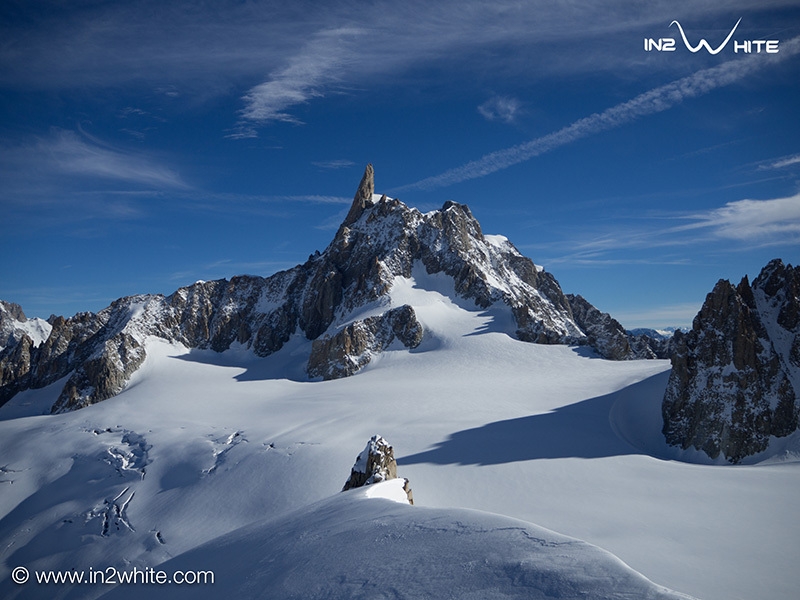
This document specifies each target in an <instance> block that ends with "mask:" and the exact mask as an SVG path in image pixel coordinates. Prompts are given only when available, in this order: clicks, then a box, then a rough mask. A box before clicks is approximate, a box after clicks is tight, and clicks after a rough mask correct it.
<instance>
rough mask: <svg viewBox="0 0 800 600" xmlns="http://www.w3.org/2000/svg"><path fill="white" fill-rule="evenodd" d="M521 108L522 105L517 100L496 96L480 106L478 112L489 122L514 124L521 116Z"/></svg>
mask: <svg viewBox="0 0 800 600" xmlns="http://www.w3.org/2000/svg"><path fill="white" fill-rule="evenodd" d="M521 106H522V103H521V102H520V101H519V100H518V99H516V98H510V97H508V96H494V97H492V98H490V99H489V100H487V101H486V102H484V103H483V104H481V105H480V106H478V112H479V113H481V115H482V116H483V118H484V119H486V120H487V121H503V122H504V123H513V122H514V120H515V119H516V118H517V116H518V115H519V112H520V108H521Z"/></svg>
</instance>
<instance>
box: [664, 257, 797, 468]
mask: <svg viewBox="0 0 800 600" xmlns="http://www.w3.org/2000/svg"><path fill="white" fill-rule="evenodd" d="M799 312H800V271H798V269H794V268H792V266H791V265H788V266H784V265H783V262H782V261H780V260H773V261H771V262H770V263H769V264H768V265H767V266H766V267H765V268H764V269H763V270H762V271H761V273H760V274H759V276H758V277H757V278H756V279H755V281H754V282H753V285H751V284H750V282H749V279H748V278H747V277H746V276H745V277H744V278H743V279H742V280H741V282H740V283H739V284H738V285H736V286H734V285H733V284H731V282H730V281H727V280H720V281H718V282H717V284H716V285H715V286H714V289H713V290H712V291H711V293H710V294H708V296H706V300H705V302H704V304H703V307H702V308H701V309H700V312H699V313H698V314H697V316H696V317H695V319H694V322H693V324H692V329H691V331H689V332H688V333H685V334H684V333H681V332H676V334H675V337H674V340H673V354H672V357H671V358H672V372H671V374H670V379H669V383H668V385H667V390H666V392H665V395H664V401H663V405H662V413H663V418H664V428H663V432H664V435H665V437H666V439H667V442H668V443H670V444H672V445H676V446H680V447H681V448H684V449H686V448H689V447H694V448H696V449H698V450H702V451H703V452H705V453H706V454H707V455H708V456H710V457H711V458H717V457H718V456H720V455H722V456H724V457H725V458H726V459H727V460H728V461H730V462H734V463H736V462H740V461H741V460H743V459H744V458H746V457H747V456H750V455H753V454H756V453H758V452H761V451H763V450H765V449H766V448H767V445H768V443H769V438H770V436H775V437H783V436H786V435H789V434H790V433H792V432H794V431H795V430H796V429H797V427H798V413H799V412H800V404H799V403H798V398H800V323H799V322H798V321H800V319H798V314H799Z"/></svg>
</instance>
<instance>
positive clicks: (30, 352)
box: [0, 166, 643, 412]
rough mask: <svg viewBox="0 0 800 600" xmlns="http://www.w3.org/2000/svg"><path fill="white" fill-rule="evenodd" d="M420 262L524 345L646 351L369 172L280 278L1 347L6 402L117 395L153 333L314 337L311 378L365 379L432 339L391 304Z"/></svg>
mask: <svg viewBox="0 0 800 600" xmlns="http://www.w3.org/2000/svg"><path fill="white" fill-rule="evenodd" d="M418 265H423V266H424V269H425V271H426V272H427V273H428V274H437V273H441V274H443V275H445V276H447V277H449V278H451V279H452V281H453V284H454V285H453V293H454V294H455V296H457V297H458V298H459V299H460V301H467V304H470V305H471V306H469V309H470V310H488V309H489V308H490V307H501V308H502V309H503V310H505V311H508V312H509V313H510V315H511V319H512V320H513V322H514V323H515V327H514V329H513V331H512V334H513V335H515V336H516V337H517V338H518V339H520V340H522V341H526V342H535V343H544V344H587V343H591V344H592V345H593V347H594V348H595V349H596V350H597V351H598V352H599V353H600V354H601V355H602V356H605V357H607V358H612V359H630V358H636V357H640V356H643V355H642V353H638V351H635V350H634V349H633V348H632V347H630V345H628V344H627V342H625V343H623V344H622V346H621V347H620V345H619V344H616V343H611V342H608V343H606V340H605V338H608V339H611V338H614V337H619V338H620V339H622V340H623V341H624V340H625V339H627V338H626V334H625V333H624V330H622V327H621V325H619V324H618V323H617V322H616V321H613V320H608V319H606V322H607V323H610V324H611V326H610V328H609V327H608V326H604V327H601V328H594V329H593V334H592V336H591V337H588V336H587V330H588V329H589V327H590V323H589V321H588V320H586V319H584V322H583V323H582V324H578V323H577V322H576V319H575V316H574V314H573V310H574V308H573V307H572V306H571V305H570V301H569V300H568V298H567V297H566V296H565V295H564V294H563V292H562V290H561V288H560V286H559V284H558V282H557V281H556V280H555V278H554V277H553V276H552V275H551V274H550V273H548V272H546V271H545V270H544V269H542V268H541V267H538V266H537V265H535V264H534V263H533V262H532V261H531V260H530V259H528V258H526V257H524V256H522V255H521V254H520V253H519V251H517V249H516V248H515V247H514V246H513V244H511V242H509V241H508V240H507V239H506V238H504V237H502V236H488V237H487V236H484V234H483V232H482V231H481V227H480V224H479V223H478V221H477V220H476V219H475V218H474V216H473V215H472V213H471V212H470V210H469V208H468V207H466V206H464V205H461V204H458V203H455V202H452V201H447V202H446V203H445V204H444V206H443V207H442V208H441V209H440V210H437V211H431V212H428V213H425V214H423V213H421V212H420V211H418V210H417V209H415V208H410V207H408V206H406V205H405V204H403V203H402V202H400V201H399V200H396V199H391V198H388V197H386V196H385V195H381V196H378V195H377V194H375V192H374V173H373V170H372V167H371V166H368V167H367V170H366V171H365V173H364V177H363V178H362V181H361V184H360V186H359V188H358V190H357V192H356V194H355V197H354V199H353V204H352V206H351V208H350V211H349V213H348V215H347V217H346V218H345V220H344V222H343V223H342V225H341V226H340V227H339V230H338V231H337V233H336V235H335V236H334V239H333V240H332V241H331V243H330V244H329V246H328V247H327V248H326V249H325V250H324V251H323V252H321V253H320V252H317V253H315V254H313V255H312V256H310V257H309V259H308V260H307V261H306V262H305V263H304V264H302V265H298V266H296V267H294V268H292V269H289V270H287V271H281V272H279V273H276V274H274V275H272V276H270V277H267V278H263V277H254V276H237V277H233V278H231V279H230V280H226V279H221V280H217V281H208V282H197V283H195V284H193V285H190V286H187V287H183V288H181V289H179V290H177V291H176V292H174V293H173V294H171V295H170V296H168V297H164V296H161V295H139V296H130V297H127V298H121V299H119V300H116V301H115V302H113V303H112V304H111V305H110V306H109V307H108V308H106V309H103V310H102V311H100V312H99V313H97V314H96V315H95V314H92V313H81V314H78V315H75V316H74V317H70V318H68V319H65V318H63V317H57V318H53V319H52V322H51V325H52V331H51V332H50V333H49V336H48V337H47V339H46V340H45V341H43V342H42V343H41V344H38V345H37V344H36V341H35V340H34V339H32V338H31V336H29V335H27V334H22V335H21V336H20V342H19V343H16V344H15V345H14V346H13V347H8V348H6V349H5V350H3V351H2V352H0V376H2V380H1V381H0V405H2V403H4V402H5V401H7V400H8V399H9V398H11V397H13V396H14V395H15V394H16V393H18V392H19V391H21V390H24V389H28V388H34V389H35V388H41V387H44V386H47V385H49V384H51V383H53V382H54V381H56V380H59V379H61V378H62V377H65V376H67V375H69V374H70V373H72V374H71V375H70V377H69V380H68V382H67V385H65V386H64V389H63V391H62V393H61V395H60V396H59V399H58V401H57V403H56V404H55V406H54V407H53V410H54V411H55V412H58V411H63V410H73V409H77V408H81V407H84V406H87V405H89V404H93V403H95V402H99V401H101V400H104V399H107V398H109V397H111V396H113V395H115V394H117V393H119V392H120V391H121V390H122V389H123V387H124V386H125V384H126V382H127V381H128V380H129V379H130V376H131V374H132V373H133V372H134V371H135V370H136V369H137V368H138V367H139V366H140V365H141V364H142V363H143V361H144V357H145V354H146V350H145V347H144V341H145V339H146V338H147V337H148V336H155V337H159V338H162V339H165V340H168V341H173V342H178V343H180V344H183V345H184V346H186V347H187V348H198V349H211V350H214V351H216V352H223V351H225V350H228V349H229V348H231V347H232V346H237V347H241V348H246V349H249V350H250V351H252V352H253V353H254V354H256V355H257V356H261V357H266V356H269V355H271V354H273V353H275V352H277V351H278V350H280V349H281V348H282V347H283V346H284V344H286V343H287V342H288V341H289V340H290V339H291V338H292V337H293V336H295V335H302V336H304V337H305V338H306V339H307V340H318V341H319V343H315V345H314V346H313V348H312V355H311V357H310V358H309V361H308V364H307V366H306V371H307V373H308V376H309V377H311V378H318V377H321V378H323V379H328V378H337V377H343V376H348V375H352V374H354V373H355V372H357V371H358V370H359V369H361V368H363V367H364V366H365V365H366V364H368V363H369V362H370V361H371V360H372V357H373V356H375V355H377V354H379V353H380V352H382V351H383V350H384V349H385V348H387V347H389V346H390V345H391V344H392V342H393V341H394V340H399V341H401V342H402V344H403V345H404V346H405V347H407V348H415V347H416V346H417V345H418V344H419V342H420V340H421V338H422V336H423V335H424V332H423V331H422V329H421V325H420V324H419V323H418V322H417V321H416V316H415V312H414V307H413V306H408V307H407V308H403V309H402V310H400V309H401V308H402V307H401V306H397V305H396V304H394V302H393V301H392V299H391V295H392V287H393V284H394V281H395V280H396V278H398V277H402V278H406V279H409V278H411V277H412V272H413V271H414V269H415V268H416V267H417V266H418ZM584 302H585V301H584ZM367 306H369V307H373V308H380V309H381V310H380V312H378V313H377V314H374V315H372V317H374V318H372V317H370V318H371V319H372V320H369V321H366V320H354V317H353V315H355V314H357V313H358V312H360V311H363V309H364V307H367ZM589 306H590V305H589ZM592 308H593V307H592ZM595 312H596V313H597V314H600V313H599V311H596V309H595ZM592 314H594V313H592Z"/></svg>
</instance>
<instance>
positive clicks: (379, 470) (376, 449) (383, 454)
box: [342, 435, 414, 504]
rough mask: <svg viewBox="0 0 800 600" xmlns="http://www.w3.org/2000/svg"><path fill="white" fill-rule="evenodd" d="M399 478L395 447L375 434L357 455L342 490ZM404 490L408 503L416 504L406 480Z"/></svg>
mask: <svg viewBox="0 0 800 600" xmlns="http://www.w3.org/2000/svg"><path fill="white" fill-rule="evenodd" d="M390 479H397V461H396V460H395V458H394V449H393V448H392V447H391V446H390V445H389V442H387V441H386V440H385V439H383V438H382V437H381V436H379V435H373V436H372V437H371V438H370V440H369V442H367V445H366V446H365V447H364V449H363V450H362V451H361V453H360V454H359V455H358V456H357V457H356V462H355V464H354V465H353V468H352V469H351V470H350V477H348V479H347V481H346V482H345V484H344V487H343V488H342V491H343V492H345V491H347V490H351V489H353V488H359V487H364V486H367V485H371V484H373V483H380V482H381V481H388V480H390ZM403 490H404V491H405V492H406V496H408V503H409V504H414V496H413V494H412V493H411V488H410V487H409V485H408V479H406V480H405V485H404V486H403Z"/></svg>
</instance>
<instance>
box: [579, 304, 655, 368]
mask: <svg viewBox="0 0 800 600" xmlns="http://www.w3.org/2000/svg"><path fill="white" fill-rule="evenodd" d="M567 300H568V301H569V305H570V308H571V309H572V315H573V317H574V318H575V322H576V323H577V324H578V326H579V327H580V328H581V329H582V330H583V331H584V332H585V333H586V339H587V342H588V344H589V345H590V346H592V347H593V348H594V349H595V350H596V351H597V352H598V354H600V355H601V356H602V357H604V358H608V359H610V360H633V359H650V358H667V357H668V352H667V344H666V342H662V341H659V340H657V339H655V337H653V336H648V335H646V334H638V335H635V334H632V333H630V332H628V331H626V330H625V328H624V327H623V326H622V325H621V324H620V322H619V321H617V320H616V319H614V318H613V317H612V316H611V315H610V314H608V313H604V312H601V311H600V310H599V309H597V308H596V307H594V306H593V305H592V304H591V303H589V301H588V300H586V299H585V298H584V297H583V296H580V295H576V294H567Z"/></svg>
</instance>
